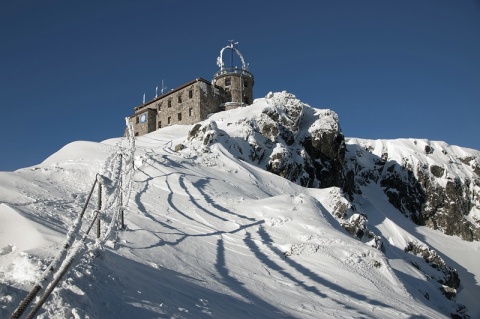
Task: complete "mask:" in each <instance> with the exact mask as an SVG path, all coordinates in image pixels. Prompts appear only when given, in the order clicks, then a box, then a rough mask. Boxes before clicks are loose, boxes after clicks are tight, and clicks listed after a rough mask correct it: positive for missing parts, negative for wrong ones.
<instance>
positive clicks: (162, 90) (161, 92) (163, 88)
mask: <svg viewBox="0 0 480 319" xmlns="http://www.w3.org/2000/svg"><path fill="white" fill-rule="evenodd" d="M166 89H167V87H166V86H165V84H164V83H163V79H162V89H161V90H160V94H162V95H163V92H164V91H165V90H166Z"/></svg>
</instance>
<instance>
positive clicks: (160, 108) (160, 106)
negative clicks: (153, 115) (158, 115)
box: [157, 102, 162, 112]
mask: <svg viewBox="0 0 480 319" xmlns="http://www.w3.org/2000/svg"><path fill="white" fill-rule="evenodd" d="M157 109H158V111H159V112H160V111H161V110H162V102H158V104H157Z"/></svg>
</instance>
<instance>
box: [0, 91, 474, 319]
mask: <svg viewBox="0 0 480 319" xmlns="http://www.w3.org/2000/svg"><path fill="white" fill-rule="evenodd" d="M256 103H257V104H254V106H253V107H247V108H240V109H236V110H232V111H229V112H222V113H219V114H216V115H214V116H212V118H211V120H214V121H215V122H216V123H217V125H218V126H217V128H220V129H221V130H222V131H224V132H227V133H228V134H230V136H231V137H232V136H234V134H235V133H233V132H235V131H236V132H237V133H238V134H239V135H241V134H243V133H245V136H246V137H247V136H248V132H243V131H242V130H243V129H244V127H243V126H241V125H236V124H235V123H242V122H243V121H244V119H248V118H251V117H252V116H254V115H255V114H257V113H258V112H259V111H258V110H256V109H255V105H257V107H259V108H261V107H263V106H268V105H267V103H266V102H265V101H264V100H259V101H257V102H256ZM311 122H312V123H313V122H314V121H313V120H312V121H311ZM190 129H191V127H190V126H172V127H167V128H165V129H161V130H159V131H157V132H154V133H151V134H148V135H145V136H142V137H139V138H137V139H136V141H135V142H136V149H135V170H134V171H132V172H133V176H132V178H133V179H132V184H131V186H129V187H130V188H131V189H130V191H131V195H130V200H129V202H128V203H124V206H125V224H126V229H125V230H117V229H116V228H115V230H114V231H113V233H112V234H111V236H110V237H109V238H108V240H107V241H105V243H104V244H103V245H99V244H100V243H99V242H98V241H97V243H96V244H95V238H94V235H92V236H90V237H89V238H90V239H89V241H88V245H87V246H88V250H87V251H86V253H85V255H83V256H80V257H79V258H78V259H77V262H76V263H75V265H74V267H73V268H72V269H71V270H70V272H69V273H68V274H67V275H66V277H65V279H64V280H63V281H62V282H61V284H60V285H59V287H58V288H57V289H55V290H54V292H53V294H52V296H51V297H50V298H49V300H48V301H47V303H46V304H45V305H44V308H43V309H42V310H41V311H40V313H39V317H40V318H67V317H73V318H352V317H353V318H356V317H363V318H447V317H449V314H450V313H452V312H454V310H453V309H452V307H453V302H450V301H448V300H447V299H446V298H444V297H443V296H442V295H441V294H440V293H439V292H438V291H437V288H436V287H435V286H434V285H432V284H431V283H430V282H429V281H428V279H427V278H426V277H425V273H424V272H421V271H420V270H419V269H417V268H415V267H414V266H413V265H412V263H411V261H412V260H414V258H416V257H414V256H413V255H412V257H411V258H412V260H409V259H405V258H404V255H405V254H404V253H403V249H404V247H405V245H406V244H407V243H408V242H410V241H416V242H419V243H428V244H430V245H431V246H433V247H434V248H435V249H437V250H438V252H439V253H441V254H442V256H443V257H444V258H448V259H449V261H451V262H453V264H455V265H458V266H459V268H460V273H461V275H462V276H463V275H467V277H466V278H467V279H466V280H470V283H468V284H467V283H465V282H464V281H463V280H464V279H463V278H462V287H463V288H464V289H465V290H468V291H469V293H470V295H469V297H466V298H465V299H462V302H464V303H465V304H467V306H468V308H469V311H471V314H477V313H478V308H475V307H476V304H475V303H474V302H472V299H471V297H472V295H471V293H472V292H478V289H479V285H478V284H477V283H476V280H477V278H478V275H479V274H478V267H477V265H478V262H479V257H478V251H479V249H480V248H479V244H478V242H473V243H472V242H468V243H467V242H464V241H460V240H458V238H452V237H450V236H446V235H444V234H442V233H440V232H438V231H432V230H429V229H424V228H422V227H419V226H416V225H414V224H413V223H412V222H411V221H409V220H407V219H406V218H405V217H403V215H401V214H399V213H398V211H396V210H395V208H393V206H391V205H390V204H389V203H388V201H387V199H386V197H385V195H384V193H382V192H381V191H380V190H379V188H378V186H377V185H370V186H365V187H364V188H363V190H364V192H363V195H362V196H363V197H359V198H357V199H358V201H359V203H360V204H361V208H359V209H361V210H363V212H364V213H365V214H367V215H368V217H369V219H368V220H369V227H370V228H373V230H374V231H375V232H376V233H377V234H379V235H381V236H382V237H383V238H384V239H385V240H386V242H388V244H386V247H385V250H384V252H382V251H381V250H378V249H375V248H373V247H370V246H369V245H366V244H364V243H362V242H361V241H359V240H356V239H354V238H353V237H352V236H351V235H350V234H348V233H347V232H346V231H345V230H344V229H343V228H342V227H341V226H340V223H339V220H337V219H336V218H335V217H333V214H334V212H335V210H336V209H337V208H338V205H339V204H345V203H347V201H346V199H345V198H343V195H342V193H341V191H340V190H339V189H338V188H334V187H332V188H326V189H308V188H304V187H301V186H299V185H297V184H294V183H292V182H289V181H287V180H286V179H284V178H281V177H279V176H276V175H273V174H271V173H268V172H266V171H265V170H263V169H260V168H258V167H256V166H254V165H252V164H249V163H247V162H244V161H242V160H239V159H237V158H236V157H235V156H233V155H232V154H231V153H230V152H229V151H228V150H227V149H226V148H225V145H224V144H222V143H213V144H212V145H211V146H209V147H208V149H207V148H203V146H202V145H197V144H195V142H192V143H190V144H188V143H187V142H186V140H187V136H188V132H189V130H190ZM218 132H219V131H217V133H218ZM232 138H233V137H232ZM220 140H221V139H220ZM118 142H119V139H112V140H108V141H105V142H103V143H89V142H76V143H72V144H69V145H67V146H66V147H64V148H63V149H62V150H60V151H59V152H57V153H56V154H54V155H52V156H51V157H50V158H49V159H47V160H46V161H45V162H44V163H42V164H39V165H37V166H35V167H31V168H25V169H22V170H18V171H16V172H12V173H6V172H0V189H1V190H2V192H0V202H1V203H2V204H1V205H0V317H7V316H9V315H10V314H11V312H12V311H13V310H14V309H15V307H16V306H17V305H18V303H19V302H20V301H21V300H22V299H23V298H24V296H25V295H26V294H27V291H28V290H29V289H30V288H31V286H32V285H33V284H34V282H35V281H36V279H37V278H38V276H39V275H40V274H41V272H42V271H43V270H44V269H45V268H46V265H47V264H48V261H49V259H50V258H52V257H53V256H54V255H55V253H56V249H58V245H60V243H61V242H62V241H63V240H64V238H65V235H66V231H67V229H68V228H69V227H70V225H71V223H72V222H73V220H74V218H75V216H76V215H77V214H78V211H79V209H81V206H82V205H83V203H84V201H85V198H86V196H87V193H88V190H89V189H90V187H91V185H92V183H93V181H94V180H95V175H96V173H99V172H101V171H102V170H104V171H103V172H101V173H102V175H103V176H105V177H108V178H109V179H111V180H113V181H114V180H115V177H112V176H115V174H113V172H115V171H117V172H118V170H117V168H115V167H116V166H115V164H114V162H113V161H111V159H112V158H113V157H112V154H113V153H115V152H116V150H117V148H116V146H115V145H118ZM181 143H184V144H185V145H186V148H184V149H183V150H181V151H180V152H175V151H174V149H175V146H176V145H178V144H181ZM105 163H111V165H105ZM125 170H126V169H125ZM125 170H124V171H121V174H125V173H126V171H125ZM108 173H111V174H110V175H109V174H108ZM3 190H5V191H3ZM94 196H95V195H94ZM94 206H95V205H94V204H92V205H90V206H89V209H88V211H87V213H86V218H87V221H90V220H91V218H92V212H93V210H94V209H95V207H94ZM104 209H105V208H104ZM102 220H107V216H104V217H102ZM86 224H88V223H86ZM105 227H106V226H103V228H102V231H104V232H105V231H107V230H106V229H105ZM84 230H85V229H83V231H84ZM15 234H18V236H15ZM40 247H41V248H42V253H39V251H40V250H39V249H40ZM443 248H445V249H443ZM457 252H458V253H457ZM463 254H465V255H467V256H466V257H465V256H464V255H463ZM19 271H20V272H22V271H23V272H24V273H25V274H28V275H26V276H25V277H22V278H20V277H18V276H15V275H14V274H15V273H18V272H19ZM425 293H428V294H429V296H431V297H430V299H427V298H425ZM461 296H462V290H460V292H459V298H461ZM469 298H470V299H469ZM472 318H473V317H472Z"/></svg>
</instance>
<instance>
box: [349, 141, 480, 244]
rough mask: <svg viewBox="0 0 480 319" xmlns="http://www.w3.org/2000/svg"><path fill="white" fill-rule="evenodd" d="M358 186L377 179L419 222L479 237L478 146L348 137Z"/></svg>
mask: <svg viewBox="0 0 480 319" xmlns="http://www.w3.org/2000/svg"><path fill="white" fill-rule="evenodd" d="M347 150H348V152H347V156H346V167H347V168H346V169H347V171H350V172H352V173H353V174H351V175H354V176H355V177H354V178H355V184H356V185H365V184H367V183H379V184H380V185H381V186H382V187H383V188H384V191H385V193H386V194H387V195H388V196H389V199H390V202H391V203H392V204H393V205H395V206H396V207H397V208H398V209H400V210H401V211H402V212H403V213H404V214H406V215H409V216H411V218H412V219H413V220H414V221H415V222H416V223H418V224H420V225H427V226H429V227H432V228H434V229H440V230H442V231H443V232H445V233H446V234H449V235H457V236H460V237H461V238H463V239H465V240H479V239H480V176H479V174H480V151H477V150H473V149H468V148H462V147H458V146H451V145H448V144H446V143H444V142H435V141H428V140H420V139H397V140H362V139H357V138H351V139H348V140H347Z"/></svg>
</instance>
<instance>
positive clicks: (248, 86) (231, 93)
mask: <svg viewBox="0 0 480 319" xmlns="http://www.w3.org/2000/svg"><path fill="white" fill-rule="evenodd" d="M225 50H230V53H231V60H230V61H233V54H234V53H235V54H236V55H237V56H238V57H239V58H240V61H241V64H242V66H241V67H240V68H237V67H233V65H230V67H228V68H226V67H225V64H224V62H223V54H224V52H225ZM231 64H232V63H231ZM217 65H218V67H219V68H220V70H219V71H218V72H216V73H215V74H214V76H213V80H212V81H211V82H210V81H207V80H205V79H203V78H197V79H195V80H192V81H190V82H188V83H185V84H184V85H181V86H179V87H177V88H175V89H173V90H171V91H168V92H166V93H164V94H162V95H160V96H158V97H156V98H154V99H153V100H152V101H149V102H146V103H145V102H144V103H143V104H142V105H140V106H137V107H135V108H134V110H135V113H134V114H133V115H132V116H131V117H130V122H131V123H132V124H133V127H134V131H135V135H136V136H139V135H143V134H147V133H150V132H153V131H155V130H158V129H160V128H162V127H166V126H169V125H173V124H184V125H188V124H194V123H197V122H199V121H203V120H205V119H206V118H207V117H208V115H209V114H212V113H216V112H220V111H225V110H231V109H234V108H237V107H241V106H245V105H248V104H252V102H253V84H254V79H253V74H252V73H250V72H249V71H248V65H247V64H246V63H245V60H244V58H243V56H242V54H241V53H240V51H238V49H237V48H236V47H235V43H233V41H230V44H229V45H228V46H226V47H224V48H222V50H221V51H220V56H219V57H218V58H217Z"/></svg>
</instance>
